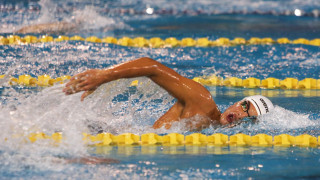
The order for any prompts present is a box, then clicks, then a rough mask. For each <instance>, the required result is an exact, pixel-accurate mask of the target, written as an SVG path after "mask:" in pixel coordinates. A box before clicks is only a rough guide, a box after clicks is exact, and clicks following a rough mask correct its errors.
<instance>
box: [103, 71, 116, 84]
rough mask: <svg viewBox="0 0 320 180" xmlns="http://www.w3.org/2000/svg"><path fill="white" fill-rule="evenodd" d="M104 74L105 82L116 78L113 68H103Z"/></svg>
mask: <svg viewBox="0 0 320 180" xmlns="http://www.w3.org/2000/svg"><path fill="white" fill-rule="evenodd" d="M102 74H103V75H102V77H103V78H104V82H105V83H106V82H110V81H113V80H116V79H115V76H114V73H113V70H112V68H107V69H103V70H102Z"/></svg>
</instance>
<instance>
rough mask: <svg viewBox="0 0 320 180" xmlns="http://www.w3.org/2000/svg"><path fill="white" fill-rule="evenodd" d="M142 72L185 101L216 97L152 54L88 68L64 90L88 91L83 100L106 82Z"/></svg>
mask: <svg viewBox="0 0 320 180" xmlns="http://www.w3.org/2000/svg"><path fill="white" fill-rule="evenodd" d="M140 76H146V77H149V78H150V79H151V80H152V81H154V82H155V83H156V84H158V85H159V86H161V87H162V88H164V89H165V90H167V91H168V92H169V93H170V94H171V95H172V96H174V97H175V98H177V99H178V101H179V102H181V103H183V104H186V103H192V104H195V105H196V104H201V105H205V104H206V102H209V103H210V104H211V103H212V101H213V100H212V98H211V95H210V93H209V92H208V90H207V89H206V88H204V87H203V86H202V85H200V84H199V83H197V82H195V81H193V80H191V79H188V78H185V77H183V76H181V75H179V74H178V73H177V72H175V71H174V70H172V69H171V68H169V67H167V66H165V65H163V64H161V63H159V62H157V61H155V60H152V59H150V58H139V59H136V60H133V61H129V62H125V63H122V64H119V65H116V66H113V67H110V68H107V69H91V70H87V71H85V72H83V73H80V74H77V75H75V76H74V77H72V78H71V80H70V82H69V83H68V84H67V85H66V87H65V88H64V90H63V91H64V92H65V93H66V94H67V95H69V94H73V93H77V92H80V91H85V92H84V94H83V95H82V97H81V99H82V100H83V99H84V98H85V97H86V96H88V95H89V94H91V93H92V92H93V91H94V90H95V89H96V88H97V87H98V86H100V85H101V84H103V83H107V82H110V81H113V80H117V79H121V78H133V77H140ZM210 108H212V107H210Z"/></svg>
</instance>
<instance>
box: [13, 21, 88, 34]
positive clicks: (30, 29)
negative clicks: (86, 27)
mask: <svg viewBox="0 0 320 180" xmlns="http://www.w3.org/2000/svg"><path fill="white" fill-rule="evenodd" d="M82 23H83V20H81V19H73V20H72V21H71V22H67V21H58V22H52V23H43V24H34V25H29V26H25V27H23V28H21V29H19V30H17V31H15V33H19V34H30V33H38V34H41V33H45V34H63V33H68V32H73V33H75V32H77V31H78V30H79V28H80V27H81V24H82Z"/></svg>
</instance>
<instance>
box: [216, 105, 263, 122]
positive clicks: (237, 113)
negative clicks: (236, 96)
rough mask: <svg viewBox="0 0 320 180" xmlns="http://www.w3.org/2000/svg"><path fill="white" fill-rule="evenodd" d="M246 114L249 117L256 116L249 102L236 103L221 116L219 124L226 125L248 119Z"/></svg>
mask: <svg viewBox="0 0 320 180" xmlns="http://www.w3.org/2000/svg"><path fill="white" fill-rule="evenodd" d="M248 113H249V115H250V117H251V116H258V113H257V111H256V109H255V107H254V106H253V105H252V104H251V103H250V102H249V101H244V100H241V101H238V102H236V103H234V104H233V105H232V106H230V107H229V108H228V109H227V110H226V111H225V112H224V113H222V114H221V119H220V124H222V125H226V124H230V123H233V122H236V121H239V120H241V119H243V118H245V117H248Z"/></svg>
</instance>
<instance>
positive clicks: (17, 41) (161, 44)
mask: <svg viewBox="0 0 320 180" xmlns="http://www.w3.org/2000/svg"><path fill="white" fill-rule="evenodd" d="M61 41H87V42H93V43H108V44H117V45H121V46H130V47H149V48H173V47H215V46H236V45H259V44H263V45H271V44H304V45H312V46H320V38H316V39H312V40H309V39H305V38H298V39H294V40H289V39H288V38H285V37H284V38H278V39H272V38H268V37H266V38H258V37H252V38H250V39H244V38H241V37H238V38H234V39H233V40H231V39H229V38H224V37H221V38H218V39H215V40H210V39H208V38H197V39H193V38H183V39H181V40H178V39H176V38H174V37H169V38H166V39H161V38H159V37H153V38H150V39H146V38H144V37H136V38H130V37H122V38H119V39H117V38H114V37H104V38H102V39H100V38H98V37H96V36H90V37H87V38H84V37H81V36H72V37H68V36H62V35H61V36H58V37H57V38H54V37H52V36H48V35H43V36H40V37H39V38H38V37H36V36H30V35H27V36H24V37H20V36H17V35H9V36H7V37H4V36H0V45H22V44H30V43H47V42H61Z"/></svg>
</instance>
